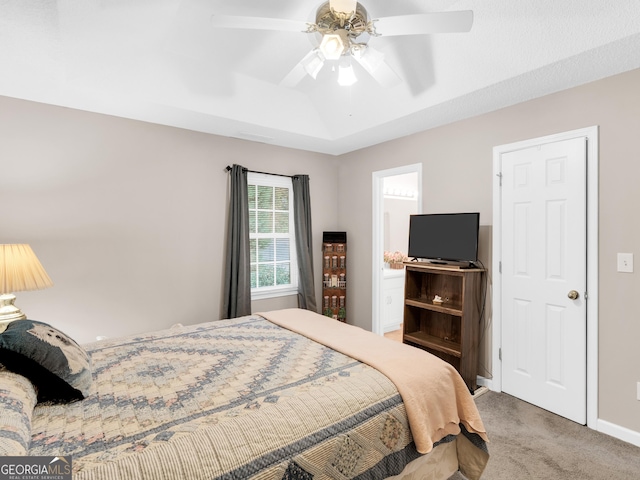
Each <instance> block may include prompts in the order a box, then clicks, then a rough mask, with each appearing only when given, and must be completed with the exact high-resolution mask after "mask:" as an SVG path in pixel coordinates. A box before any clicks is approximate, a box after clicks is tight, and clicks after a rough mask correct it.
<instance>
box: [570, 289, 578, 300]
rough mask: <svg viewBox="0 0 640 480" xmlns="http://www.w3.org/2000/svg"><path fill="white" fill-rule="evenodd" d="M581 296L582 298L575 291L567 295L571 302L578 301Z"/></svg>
mask: <svg viewBox="0 0 640 480" xmlns="http://www.w3.org/2000/svg"><path fill="white" fill-rule="evenodd" d="M579 296H580V294H579V293H578V292H576V291H575V290H571V291H570V292H569V293H568V294H567V297H569V298H570V299H571V300H577V299H578V297H579Z"/></svg>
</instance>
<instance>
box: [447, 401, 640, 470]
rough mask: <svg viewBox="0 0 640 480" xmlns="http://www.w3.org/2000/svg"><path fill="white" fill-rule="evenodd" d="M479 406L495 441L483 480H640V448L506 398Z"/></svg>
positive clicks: (490, 447) (490, 436) (490, 444)
mask: <svg viewBox="0 0 640 480" xmlns="http://www.w3.org/2000/svg"><path fill="white" fill-rule="evenodd" d="M476 404H477V405H478V409H479V410H480V414H481V415H482V418H483V421H484V424H485V427H486V428H487V432H488V434H489V439H490V440H491V442H490V443H489V454H490V455H491V458H490V459H489V464H488V465H487V468H486V470H485V472H484V475H483V476H482V479H483V480H527V479H536V480H537V479H540V480H564V479H571V480H573V479H575V480H605V479H606V480H631V479H640V448H638V447H635V446H633V445H630V444H628V443H625V442H623V441H621V440H617V439H615V438H613V437H610V436H608V435H605V434H603V433H599V432H596V431H594V430H591V429H589V428H587V427H585V426H582V425H578V424H576V423H574V422H572V421H570V420H566V419H564V418H562V417H559V416H557V415H554V414H552V413H549V412H547V411H546V410H542V409H540V408H537V407H534V406H533V405H530V404H528V403H525V402H523V401H521V400H518V399H516V398H514V397H512V396H510V395H507V394H504V393H495V392H487V393H485V394H483V395H481V396H479V397H477V398H476ZM463 479H464V477H463V476H462V475H460V474H459V473H457V474H455V475H453V476H452V477H451V478H450V479H449V480H463Z"/></svg>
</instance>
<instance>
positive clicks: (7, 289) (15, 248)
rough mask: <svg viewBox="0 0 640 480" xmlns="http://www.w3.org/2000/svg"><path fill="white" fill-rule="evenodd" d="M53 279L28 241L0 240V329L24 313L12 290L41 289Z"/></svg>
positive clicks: (51, 283) (51, 284)
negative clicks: (16, 242)
mask: <svg viewBox="0 0 640 480" xmlns="http://www.w3.org/2000/svg"><path fill="white" fill-rule="evenodd" d="M51 286H53V282H52V281H51V279H50V278H49V275H47V272H45V270H44V268H43V267H42V265H41V264H40V261H39V260H38V257H36V254H35V253H33V250H32V249H31V247H30V246H29V245H27V244H4V245H2V244H0V333H2V332H4V330H5V329H6V328H7V325H9V323H11V322H13V321H14V320H23V319H25V318H27V316H26V315H25V314H24V313H22V311H20V309H19V308H18V307H16V306H15V305H14V304H13V302H14V301H15V299H16V296H15V295H14V292H22V291H26V290H40V289H43V288H47V287H51Z"/></svg>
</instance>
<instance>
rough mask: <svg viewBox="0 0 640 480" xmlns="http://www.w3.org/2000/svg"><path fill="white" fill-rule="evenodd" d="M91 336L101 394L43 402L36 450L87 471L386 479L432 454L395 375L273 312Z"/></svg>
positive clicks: (96, 474) (111, 479)
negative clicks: (417, 435) (412, 422)
mask: <svg viewBox="0 0 640 480" xmlns="http://www.w3.org/2000/svg"><path fill="white" fill-rule="evenodd" d="M86 348H87V350H88V351H89V353H90V355H91V359H92V363H93V368H94V385H93V391H92V393H91V395H90V396H89V397H88V398H86V399H85V400H83V401H78V402H75V403H71V404H67V405H38V406H36V408H35V409H34V412H33V418H32V431H33V437H32V443H31V449H30V451H29V454H31V455H73V467H74V479H75V480H82V479H96V480H98V479H104V480H116V479H123V480H125V479H132V478H136V479H149V480H151V479H153V480H158V479H181V478H185V479H187V478H188V479H212V478H227V479H244V478H256V479H282V478H285V479H310V478H314V479H323V478H333V479H343V478H362V479H365V478H371V479H379V478H384V477H386V476H389V475H393V474H397V473H399V472H400V471H401V470H402V468H403V466H404V465H405V464H406V463H407V462H409V461H410V460H412V459H414V458H416V457H417V456H418V455H419V454H418V453H417V452H416V450H415V446H414V444H413V443H412V438H411V432H410V430H409V427H408V424H407V418H406V414H405V410H404V406H403V403H402V400H401V398H400V396H399V394H398V391H397V390H396V388H395V387H394V385H393V384H392V383H391V381H389V380H388V379H387V378H386V377H385V376H384V375H382V374H381V373H379V372H378V371H377V370H375V369H373V368H371V367H368V366H366V365H364V364H362V363H360V362H357V361H355V360H353V359H352V358H350V357H347V356H345V355H342V354H340V353H338V352H336V351H334V350H331V349H329V348H327V347H324V346H322V345H320V344H318V343H315V342H313V341H311V340H309V339H307V338H305V337H302V336H300V335H298V334H295V333H292V332H290V331H288V330H286V329H283V328H280V327H278V326H276V325H274V324H272V323H270V322H268V321H267V320H265V319H263V318H262V317H259V316H252V317H243V318H241V319H235V320H223V321H216V322H211V323H203V324H200V325H195V326H188V327H181V328H178V329H169V330H164V331H160V332H156V333H154V334H149V335H144V336H133V337H129V338H126V339H120V340H118V341H112V342H108V341H107V342H98V343H95V344H91V345H87V346H86ZM448 440H451V439H445V441H448Z"/></svg>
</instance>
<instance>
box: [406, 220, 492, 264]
mask: <svg viewBox="0 0 640 480" xmlns="http://www.w3.org/2000/svg"><path fill="white" fill-rule="evenodd" d="M479 228H480V213H435V214H424V215H411V217H410V219H409V251H408V256H409V257H410V258H416V259H425V260H429V261H431V262H432V263H445V262H469V263H470V264H472V263H474V262H476V261H477V260H478V229H479Z"/></svg>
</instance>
